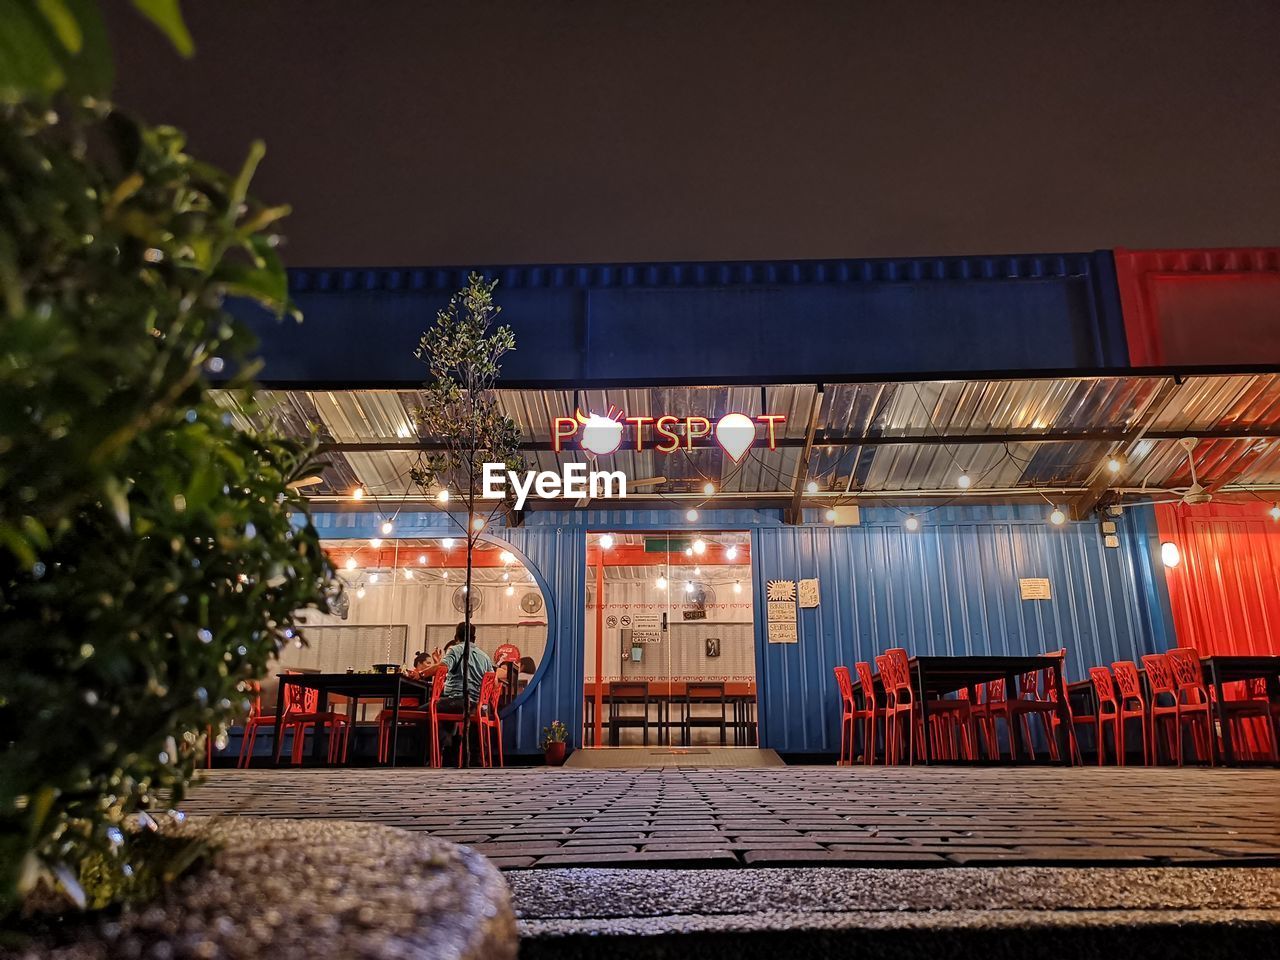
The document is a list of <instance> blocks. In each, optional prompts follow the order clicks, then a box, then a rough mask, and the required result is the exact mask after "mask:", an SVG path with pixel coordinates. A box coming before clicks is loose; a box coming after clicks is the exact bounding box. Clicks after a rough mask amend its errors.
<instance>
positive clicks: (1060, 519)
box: [1049, 507, 1067, 527]
mask: <svg viewBox="0 0 1280 960" xmlns="http://www.w3.org/2000/svg"><path fill="white" fill-rule="evenodd" d="M1049 522H1050V523H1052V524H1053V525H1054V526H1055V527H1060V526H1062V525H1063V524H1064V523H1066V522H1067V514H1066V512H1065V511H1064V510H1063V509H1062V508H1061V507H1054V508H1053V512H1052V513H1050V514H1049Z"/></svg>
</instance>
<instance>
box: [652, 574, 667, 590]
mask: <svg viewBox="0 0 1280 960" xmlns="http://www.w3.org/2000/svg"><path fill="white" fill-rule="evenodd" d="M653 585H654V586H655V587H657V588H658V589H659V590H665V589H667V578H666V577H658V579H657V580H655V581H653Z"/></svg>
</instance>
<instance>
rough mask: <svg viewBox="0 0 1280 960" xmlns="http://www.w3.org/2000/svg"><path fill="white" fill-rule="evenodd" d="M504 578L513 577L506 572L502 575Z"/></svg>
mask: <svg viewBox="0 0 1280 960" xmlns="http://www.w3.org/2000/svg"><path fill="white" fill-rule="evenodd" d="M502 579H503V580H510V579H511V574H509V573H504V574H503V575H502Z"/></svg>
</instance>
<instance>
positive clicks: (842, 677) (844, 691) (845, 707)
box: [834, 667, 875, 766]
mask: <svg viewBox="0 0 1280 960" xmlns="http://www.w3.org/2000/svg"><path fill="white" fill-rule="evenodd" d="M834 671H835V675H836V690H837V692H838V693H839V695H840V759H839V761H837V762H838V763H839V764H841V765H846V766H847V765H851V764H852V763H853V748H854V744H855V742H856V741H857V729H858V723H859V722H860V721H862V722H865V721H867V720H871V721H872V723H874V717H875V713H874V711H873V710H868V709H863V708H860V707H859V706H858V703H857V701H856V700H855V699H854V696H853V680H852V679H851V678H850V677H849V668H848V667H835V668H834ZM874 735H875V734H874V730H873V732H872V733H871V734H870V736H868V734H867V733H865V732H864V734H863V746H862V754H863V762H864V763H870V762H871V761H870V759H869V758H868V748H869V747H870V746H872V745H873V744H874V740H873V739H872V738H873V737H874Z"/></svg>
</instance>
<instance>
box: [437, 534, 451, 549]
mask: <svg viewBox="0 0 1280 960" xmlns="http://www.w3.org/2000/svg"><path fill="white" fill-rule="evenodd" d="M453 543H454V540H453V537H445V538H444V539H443V540H441V541H440V546H442V547H444V548H445V549H446V550H452V549H453Z"/></svg>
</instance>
